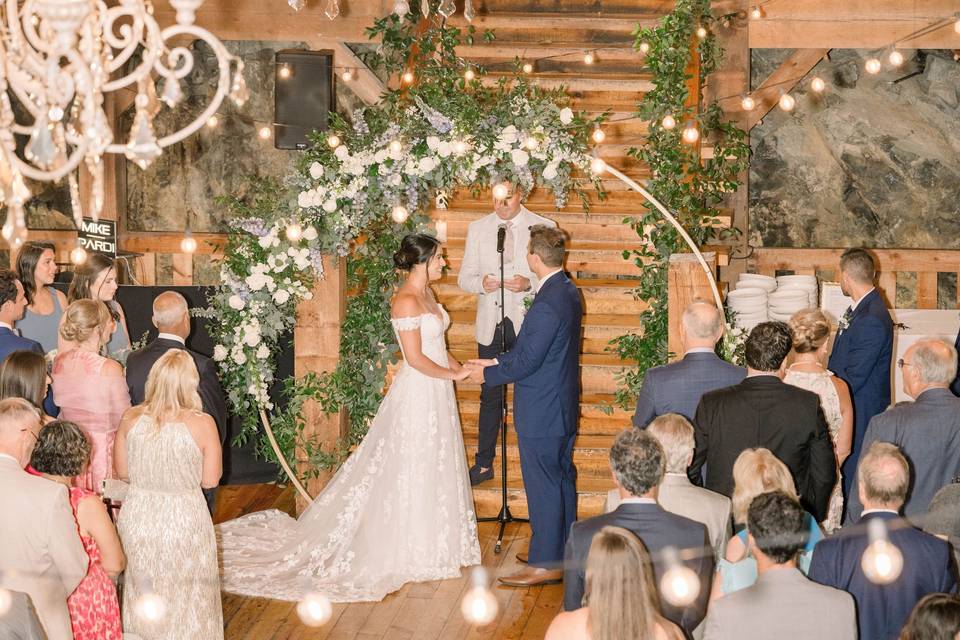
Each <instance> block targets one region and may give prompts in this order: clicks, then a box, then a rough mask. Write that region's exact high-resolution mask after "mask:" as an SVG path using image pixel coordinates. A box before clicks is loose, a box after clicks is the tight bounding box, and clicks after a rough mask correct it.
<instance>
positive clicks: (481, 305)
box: [457, 205, 556, 344]
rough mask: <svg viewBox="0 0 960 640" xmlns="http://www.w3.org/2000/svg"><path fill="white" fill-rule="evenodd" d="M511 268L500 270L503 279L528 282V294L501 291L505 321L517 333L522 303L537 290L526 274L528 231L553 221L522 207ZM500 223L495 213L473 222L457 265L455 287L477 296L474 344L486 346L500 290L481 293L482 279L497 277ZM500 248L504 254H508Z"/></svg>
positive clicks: (497, 313)
mask: <svg viewBox="0 0 960 640" xmlns="http://www.w3.org/2000/svg"><path fill="white" fill-rule="evenodd" d="M512 222H513V244H514V246H513V256H514V258H513V265H507V266H505V267H504V275H503V277H504V279H506V280H509V279H510V278H512V277H513V276H515V275H521V276H524V277H525V278H528V279H529V280H530V290H529V291H525V292H521V293H513V292H512V291H510V290H505V291H504V294H505V295H504V302H505V306H506V317H508V318H510V320H511V321H512V322H513V328H514V330H515V331H516V332H517V333H519V332H520V324H521V323H522V322H523V315H524V313H525V312H526V309H525V308H524V304H523V300H524V298H526V297H527V296H532V295H533V293H534V291H536V290H537V276H536V275H534V273H533V272H532V271H530V267H529V266H528V265H527V247H528V245H529V244H530V227H532V226H533V225H536V224H545V225H548V226H551V227H554V226H556V225H555V224H554V222H553V220H549V219H547V218H544V217H543V216H538V215H537V214H535V213H533V212H532V211H530V210H529V209H527V208H526V207H524V206H523V205H521V206H520V211H519V212H518V213H517V215H516V217H514V218H513V220H512ZM501 224H503V220H501V219H500V217H499V216H497V214H496V213H491V214H489V215H486V216H484V217H482V218H480V219H479V220H474V221H473V222H471V223H470V226H469V227H468V228H467V246H466V249H465V251H464V254H463V263H462V264H461V265H460V275H459V276H458V278H457V283H458V284H459V285H460V288H461V289H463V290H464V291H467V292H469V293H476V294H477V342H478V343H480V344H490V343H491V342H493V333H494V331H496V328H497V323H498V322H500V290H499V289H495V290H494V291H491V292H490V293H487V292H485V291H484V290H483V277H484V276H486V275H493V276H494V277H495V278H499V277H500V254H498V253H497V228H498V227H499V226H500V225H501ZM509 249H510V248H509V247H504V252H506V251H509Z"/></svg>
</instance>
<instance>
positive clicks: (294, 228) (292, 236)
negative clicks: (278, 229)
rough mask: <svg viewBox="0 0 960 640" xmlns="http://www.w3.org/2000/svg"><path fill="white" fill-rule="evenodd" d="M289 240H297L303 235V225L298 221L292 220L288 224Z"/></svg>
mask: <svg viewBox="0 0 960 640" xmlns="http://www.w3.org/2000/svg"><path fill="white" fill-rule="evenodd" d="M286 233H287V240H289V241H290V242H297V241H298V240H299V239H300V238H302V237H303V227H301V226H300V224H299V223H298V222H291V223H290V224H289V225H287V232H286Z"/></svg>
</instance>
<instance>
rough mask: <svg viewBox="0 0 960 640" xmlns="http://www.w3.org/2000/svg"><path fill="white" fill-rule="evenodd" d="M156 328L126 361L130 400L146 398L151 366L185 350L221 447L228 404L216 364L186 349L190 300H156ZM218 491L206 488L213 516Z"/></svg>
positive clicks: (168, 295) (170, 296) (167, 295)
mask: <svg viewBox="0 0 960 640" xmlns="http://www.w3.org/2000/svg"><path fill="white" fill-rule="evenodd" d="M153 326H155V327H156V328H157V331H158V332H159V334H158V335H157V338H156V339H155V340H154V341H153V342H151V343H150V344H148V345H147V346H145V347H143V348H142V349H138V350H137V351H134V352H133V353H131V354H130V356H129V357H128V358H127V388H128V389H129V390H130V401H131V402H132V403H133V404H135V405H136V404H140V403H142V402H143V398H144V388H145V387H146V383H147V376H148V375H149V373H150V369H151V367H153V365H154V363H156V361H157V360H159V359H160V356H162V355H163V354H165V353H166V352H167V351H169V350H170V349H182V350H184V351H186V352H187V353H189V354H190V357H191V358H193V363H194V364H195V365H197V370H198V371H199V372H200V388H199V393H200V401H201V402H202V403H203V412H204V413H206V414H207V415H209V416H210V417H211V418H213V420H214V422H216V424H217V431H218V432H219V434H220V444H221V446H223V445H224V443H225V442H226V438H227V405H226V399H225V398H224V394H223V387H221V386H220V379H219V378H218V377H217V365H216V363H215V362H214V361H213V360H211V359H210V358H208V357H206V356H204V355H202V354H199V353H197V352H196V351H194V350H192V349H188V348H187V346H186V340H187V338H189V337H190V309H189V307H188V306H187V301H186V299H184V297H183V296H182V295H180V294H179V293H177V292H176V291H164V292H163V293H161V294H160V295H158V296H157V297H156V298H155V299H154V301H153ZM216 491H217V489H216V487H214V488H213V489H204V491H203V493H204V497H205V498H206V500H207V506H208V507H209V508H210V512H211V513H213V505H214V501H215V499H216V495H217V493H216Z"/></svg>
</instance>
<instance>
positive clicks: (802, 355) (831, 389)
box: [783, 309, 853, 532]
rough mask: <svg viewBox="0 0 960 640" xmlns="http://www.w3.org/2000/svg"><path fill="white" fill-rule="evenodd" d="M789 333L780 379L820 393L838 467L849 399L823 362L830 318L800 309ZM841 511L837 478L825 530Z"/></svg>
mask: <svg viewBox="0 0 960 640" xmlns="http://www.w3.org/2000/svg"><path fill="white" fill-rule="evenodd" d="M790 334H791V336H792V337H793V351H794V359H793V364H791V365H790V366H789V367H788V368H787V374H786V375H785V376H784V377H783V381H784V382H786V383H787V384H792V385H793V386H795V387H800V388H801V389H806V390H807V391H813V392H814V393H815V394H817V395H818V396H820V407H821V408H822V409H823V414H824V417H825V418H826V419H827V429H828V430H829V432H830V438H831V439H832V440H833V449H834V451H835V452H836V454H837V469H839V468H840V465H842V464H843V461H844V460H845V459H846V458H847V456H848V455H850V447H851V443H852V442H853V401H852V400H851V399H850V388H849V387H847V383H846V382H844V381H843V380H841V379H840V378H838V377H836V376H835V375H833V373H831V372H830V371H827V369H826V367H824V366H823V363H824V362H826V358H827V345H828V343H829V342H830V322H829V321H828V320H827V316H825V315H824V314H823V312H822V311H820V310H819V309H804V310H803V311H798V312H796V313H795V314H793V317H792V318H790ZM842 515H843V487H842V481H841V480H840V479H839V478H838V479H837V483H836V484H835V485H834V487H833V494H831V496H830V506H829V508H828V511H827V518H826V520H824V521H823V528H824V529H826V530H827V532H830V531H833V530H835V529H839V528H840V521H841V517H842Z"/></svg>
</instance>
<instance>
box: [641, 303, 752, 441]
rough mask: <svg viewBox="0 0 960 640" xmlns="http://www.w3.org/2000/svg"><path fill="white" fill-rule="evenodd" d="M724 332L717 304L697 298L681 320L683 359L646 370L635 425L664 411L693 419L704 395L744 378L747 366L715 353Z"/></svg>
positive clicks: (644, 422) (643, 423)
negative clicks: (736, 363) (731, 361)
mask: <svg viewBox="0 0 960 640" xmlns="http://www.w3.org/2000/svg"><path fill="white" fill-rule="evenodd" d="M723 331H724V323H723V316H721V315H720V311H719V310H718V309H717V307H716V306H715V305H713V304H711V303H709V302H706V301H704V300H695V301H694V302H692V303H691V304H690V306H688V307H687V308H686V309H684V311H683V317H682V318H681V322H680V340H681V343H682V344H683V348H684V356H683V359H681V360H677V361H676V362H671V363H670V364H665V365H662V366H659V367H653V368H652V369H647V372H646V374H645V375H644V378H643V386H642V387H640V396H639V397H638V398H637V410H636V412H634V414H633V425H634V426H635V427H639V428H641V429H643V428H644V427H646V426H647V425H648V424H650V421H651V420H653V419H654V418H656V417H657V416H662V415H663V414H665V413H679V414H680V415H682V416H683V417H684V418H686V419H687V420H693V414H695V413H696V412H697V405H698V404H700V397H701V396H702V395H703V394H705V393H706V392H708V391H713V390H715V389H722V388H724V387H730V386H733V385H735V384H737V383H738V382H740V381H742V380H743V378H744V377H745V376H746V375H747V372H746V370H745V369H743V368H741V367H737V366H734V365H732V364H730V363H729V362H725V361H724V360H722V359H720V357H719V356H717V354H716V351H715V349H716V345H717V341H718V340H720V338H722V337H723Z"/></svg>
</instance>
